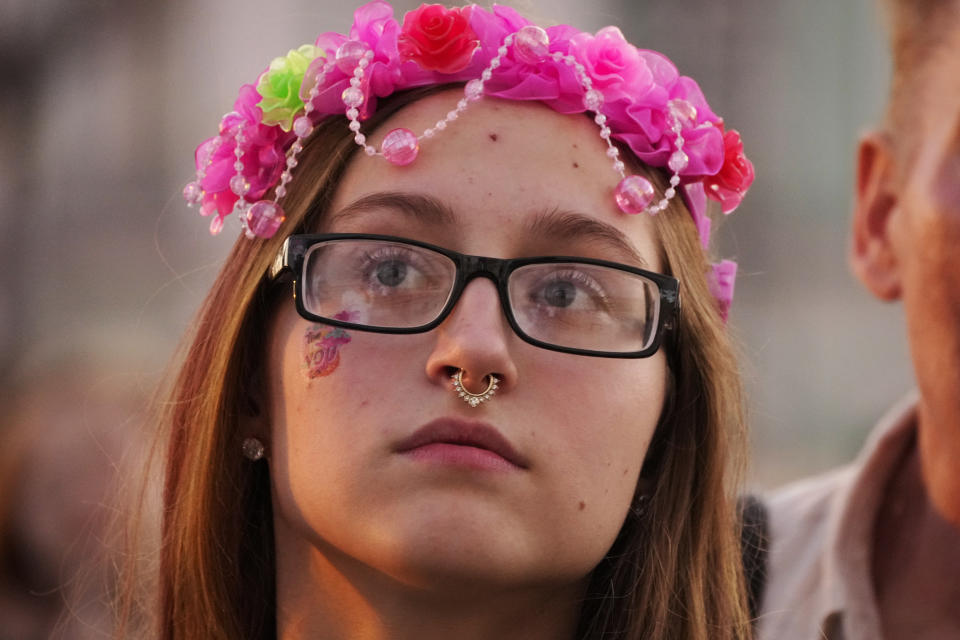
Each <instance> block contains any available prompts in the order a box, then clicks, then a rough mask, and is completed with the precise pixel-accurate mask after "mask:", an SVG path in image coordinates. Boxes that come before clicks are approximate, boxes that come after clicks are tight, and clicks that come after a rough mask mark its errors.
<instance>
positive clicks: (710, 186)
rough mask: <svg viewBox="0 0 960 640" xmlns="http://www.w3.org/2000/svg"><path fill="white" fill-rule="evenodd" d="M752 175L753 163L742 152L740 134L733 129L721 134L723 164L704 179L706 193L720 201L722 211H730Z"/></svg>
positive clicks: (748, 183) (751, 179)
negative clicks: (718, 169) (714, 173)
mask: <svg viewBox="0 0 960 640" xmlns="http://www.w3.org/2000/svg"><path fill="white" fill-rule="evenodd" d="M753 177H754V174H753V163H752V162H750V161H749V160H747V156H745V155H744V154H743V141H742V140H741V139H740V134H739V133H738V132H737V131H735V130H733V129H731V130H730V131H727V132H726V133H724V134H723V166H722V167H720V171H718V172H717V174H716V175H713V176H710V177H708V178H707V179H706V180H704V187H706V191H707V195H709V196H710V197H711V198H713V199H714V200H717V201H719V202H720V205H721V206H722V207H723V212H724V213H730V212H731V211H733V210H734V209H736V208H737V205H738V204H740V201H741V200H743V196H744V194H746V193H747V189H749V188H750V185H751V184H753Z"/></svg>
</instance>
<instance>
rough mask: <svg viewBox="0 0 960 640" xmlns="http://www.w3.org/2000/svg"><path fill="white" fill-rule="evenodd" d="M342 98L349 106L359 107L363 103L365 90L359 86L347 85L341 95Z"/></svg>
mask: <svg viewBox="0 0 960 640" xmlns="http://www.w3.org/2000/svg"><path fill="white" fill-rule="evenodd" d="M340 99H341V100H343V104H345V105H347V106H348V107H359V106H360V105H362V104H363V91H361V90H360V89H358V88H357V87H347V88H346V89H344V90H343V93H342V94H341V95H340Z"/></svg>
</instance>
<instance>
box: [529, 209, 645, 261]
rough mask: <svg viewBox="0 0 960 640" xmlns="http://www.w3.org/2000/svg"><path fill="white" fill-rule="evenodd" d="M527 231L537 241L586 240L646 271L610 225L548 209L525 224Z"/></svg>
mask: <svg viewBox="0 0 960 640" xmlns="http://www.w3.org/2000/svg"><path fill="white" fill-rule="evenodd" d="M526 227H527V231H529V232H530V234H531V235H533V236H535V237H537V238H544V239H546V240H556V241H570V240H574V239H576V240H587V241H594V242H599V243H601V244H604V245H607V247H609V249H610V250H611V251H614V252H616V253H618V254H620V255H621V256H622V257H623V258H626V259H627V260H628V261H633V262H636V263H637V264H639V265H640V266H641V267H643V268H644V269H650V264H649V263H648V262H647V261H646V260H644V259H643V256H641V255H640V253H639V252H638V251H637V250H636V249H635V248H634V246H633V243H631V242H630V240H629V239H628V238H627V236H626V235H625V234H624V233H623V232H622V231H620V230H619V229H617V228H616V227H614V226H613V225H610V224H607V223H606V222H602V221H600V220H597V219H596V218H593V217H591V216H588V215H584V214H582V213H577V212H575V211H565V210H562V209H550V210H546V211H542V212H540V213H539V214H537V215H536V216H534V218H533V219H532V220H530V221H528V222H527V224H526Z"/></svg>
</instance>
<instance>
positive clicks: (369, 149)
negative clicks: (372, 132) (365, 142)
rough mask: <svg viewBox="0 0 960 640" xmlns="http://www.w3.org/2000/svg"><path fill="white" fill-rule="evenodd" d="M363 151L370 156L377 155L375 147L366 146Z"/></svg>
mask: <svg viewBox="0 0 960 640" xmlns="http://www.w3.org/2000/svg"><path fill="white" fill-rule="evenodd" d="M363 152H364V153H365V154H367V155H368V156H375V155H377V150H376V149H374V148H373V147H364V148H363Z"/></svg>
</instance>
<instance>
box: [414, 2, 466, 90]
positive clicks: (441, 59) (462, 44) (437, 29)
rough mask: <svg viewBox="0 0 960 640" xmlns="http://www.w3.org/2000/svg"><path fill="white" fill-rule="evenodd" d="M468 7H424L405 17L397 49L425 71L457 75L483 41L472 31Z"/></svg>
mask: <svg viewBox="0 0 960 640" xmlns="http://www.w3.org/2000/svg"><path fill="white" fill-rule="evenodd" d="M468 18H469V8H467V7H464V8H459V7H458V8H453V9H447V8H446V7H444V6H443V5H442V4H424V5H420V8H419V9H417V10H416V11H411V12H409V13H407V15H405V16H403V27H402V29H401V32H400V37H399V38H398V40H397V48H398V49H399V51H400V55H401V56H403V57H404V58H407V59H410V60H413V61H415V62H416V63H417V64H419V65H420V66H421V67H423V68H424V69H427V70H430V71H439V72H440V73H456V72H457V71H462V70H463V69H464V68H465V67H466V66H467V65H468V64H470V58H471V57H473V52H474V51H476V49H477V45H478V44H479V42H480V40H479V39H478V38H477V34H476V33H474V32H473V29H471V28H470V21H469V20H468Z"/></svg>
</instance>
